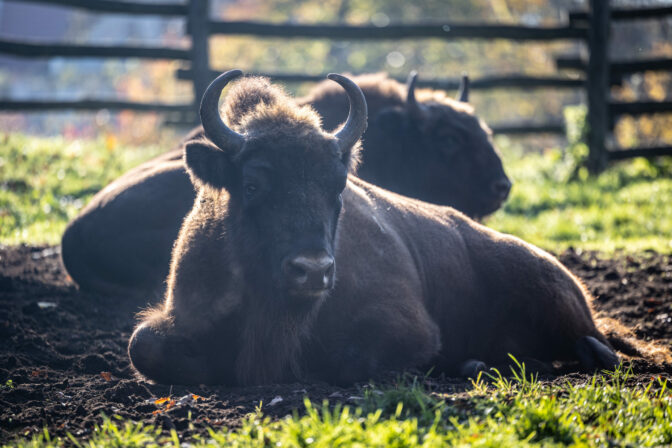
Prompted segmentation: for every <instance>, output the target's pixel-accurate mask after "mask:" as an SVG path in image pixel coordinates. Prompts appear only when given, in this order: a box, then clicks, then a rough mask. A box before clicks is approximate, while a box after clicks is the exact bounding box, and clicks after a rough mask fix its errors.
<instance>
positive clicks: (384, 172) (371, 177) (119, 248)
mask: <svg viewBox="0 0 672 448" xmlns="http://www.w3.org/2000/svg"><path fill="white" fill-rule="evenodd" d="M355 79H356V80H357V82H358V83H359V85H360V86H361V88H362V89H363V91H364V95H365V96H366V98H367V101H368V104H369V106H370V107H369V114H370V122H371V124H370V126H369V129H368V130H367V132H366V134H365V138H364V143H363V151H362V157H361V158H362V161H361V164H360V167H359V176H360V177H362V178H363V179H365V180H368V181H370V182H373V183H376V184H379V185H381V186H383V187H384V188H387V189H389V190H392V191H395V192H397V193H400V194H404V195H407V196H411V197H415V198H418V199H422V200H425V201H429V202H434V203H437V204H442V205H451V206H454V207H457V208H459V209H460V210H462V211H464V212H465V213H467V214H469V215H471V216H479V217H480V216H484V215H486V214H488V213H491V212H492V211H494V210H496V209H497V208H498V207H499V206H500V205H501V203H502V201H504V200H505V199H506V197H507V195H508V192H509V189H510V186H511V183H510V182H509V180H508V178H507V177H506V174H505V173H504V171H503V168H502V163H501V160H500V159H499V157H498V155H497V152H496V150H495V149H494V147H493V145H492V139H491V135H490V131H489V129H488V127H487V126H486V125H485V124H484V123H483V122H482V121H480V120H479V119H478V118H477V117H476V116H475V115H474V114H473V110H472V108H471V107H470V106H469V105H468V104H466V103H465V102H464V101H465V100H466V99H467V96H468V84H467V83H465V84H463V88H462V93H461V95H460V100H461V101H454V100H452V99H449V98H446V97H445V95H444V94H443V93H440V92H436V91H430V90H422V91H419V92H418V96H419V97H420V101H416V98H415V96H416V93H415V81H416V75H415V74H412V75H411V77H410V78H409V84H408V88H405V87H404V86H403V85H402V84H399V83H398V82H396V81H394V80H391V79H388V78H386V77H385V76H384V75H365V76H361V77H357V78H355ZM347 101H348V100H347V96H346V95H344V93H343V92H342V90H340V89H336V88H332V87H331V86H329V85H328V84H323V85H319V86H318V87H316V88H315V90H314V91H313V92H312V93H311V94H310V95H308V96H307V97H306V98H304V99H302V100H299V104H300V105H306V104H310V105H312V106H314V107H315V108H316V109H317V111H318V112H319V113H320V114H321V115H322V116H323V117H324V121H325V123H327V127H328V129H329V130H332V129H333V128H335V127H336V126H337V125H338V124H339V123H342V122H343V121H344V120H345V118H346V115H347V108H348V105H347ZM199 136H200V137H202V136H203V129H202V128H201V127H199V128H196V129H194V130H193V131H192V132H191V134H190V135H189V137H188V138H187V140H186V141H189V140H193V139H194V138H198V137H199ZM182 153H183V148H182V147H180V148H178V149H176V150H173V151H171V152H169V153H166V154H164V155H162V156H159V157H157V158H156V159H153V160H151V161H149V162H146V163H144V164H143V165H141V166H139V167H137V168H135V169H133V170H131V171H129V172H128V173H126V174H125V175H124V176H122V177H120V178H119V179H117V180H115V181H114V182H112V183H111V184H110V185H108V186H107V187H106V188H105V189H103V190H102V191H101V192H99V193H98V194H97V195H96V196H95V197H94V198H93V200H92V201H91V202H90V203H89V204H88V205H87V207H86V208H85V209H84V210H83V211H82V212H81V213H80V215H79V216H78V217H77V218H76V219H75V220H74V221H73V222H71V223H70V225H69V226H68V228H67V229H66V232H65V234H64V236H63V241H62V249H63V250H62V253H63V262H64V264H65V267H66V268H67V270H68V273H69V274H70V276H71V277H72V278H73V279H74V280H75V281H76V282H77V283H78V284H79V285H80V286H81V287H82V288H84V289H89V290H94V291H99V292H105V293H118V294H134V293H140V294H143V295H144V294H146V291H148V290H156V291H160V290H161V289H162V287H163V280H164V279H165V278H166V275H167V273H168V267H169V264H170V252H171V248H172V245H173V242H174V241H175V239H176V238H177V234H178V232H179V229H180V226H181V224H182V221H183V220H184V217H185V216H186V214H187V213H188V212H189V210H190V209H191V206H192V204H193V202H194V198H195V195H196V193H195V191H194V188H193V186H192V184H191V182H190V180H189V176H188V174H187V172H186V169H185V167H184V164H183V162H182Z"/></svg>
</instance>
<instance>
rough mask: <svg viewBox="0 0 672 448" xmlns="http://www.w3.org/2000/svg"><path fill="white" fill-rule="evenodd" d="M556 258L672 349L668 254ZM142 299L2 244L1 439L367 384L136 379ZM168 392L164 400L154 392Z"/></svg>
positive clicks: (217, 414)
mask: <svg viewBox="0 0 672 448" xmlns="http://www.w3.org/2000/svg"><path fill="white" fill-rule="evenodd" d="M559 258H560V260H561V261H562V262H563V263H565V265H566V266H567V267H568V268H569V269H570V270H572V271H573V272H574V273H575V274H577V275H578V276H579V277H581V278H582V279H583V281H584V282H585V284H586V285H587V287H588V289H589V290H590V291H591V293H592V294H593V295H594V296H595V298H596V300H595V307H596V309H597V310H599V311H602V312H604V313H605V314H607V315H609V316H611V317H614V318H616V319H618V320H620V321H621V322H623V323H625V324H627V325H628V326H630V327H632V328H633V329H634V331H635V333H636V335H637V336H638V337H640V338H643V339H647V340H655V341H657V342H658V343H660V344H664V345H666V346H668V347H671V348H672V260H671V259H670V256H666V255H659V254H656V253H653V252H647V253H643V254H639V255H637V256H632V255H625V254H618V253H617V254H615V255H613V256H611V257H609V258H606V257H601V256H599V255H598V254H596V253H593V252H582V251H580V250H571V249H570V250H568V251H566V252H564V253H562V254H560V255H559ZM141 306H142V305H141V304H138V303H137V301H132V300H124V299H123V298H119V297H103V296H97V295H92V294H87V293H83V292H81V291H79V290H78V289H77V287H76V286H75V285H74V284H73V283H72V281H71V280H70V279H69V278H68V276H67V274H66V272H65V270H64V269H63V267H62V264H61V262H60V254H59V248H58V247H31V246H14V247H8V246H0V443H2V442H8V441H11V440H13V439H14V438H15V437H16V436H29V435H31V434H34V433H37V432H39V431H42V428H44V427H47V428H48V429H49V432H50V433H51V434H53V435H61V436H62V435H65V433H66V432H69V433H71V434H73V435H75V436H86V435H87V434H90V433H91V431H92V430H93V429H94V426H95V425H96V424H98V423H100V422H101V419H102V416H101V415H102V414H105V415H110V416H111V415H119V416H121V417H125V418H131V419H133V420H135V421H144V422H146V423H150V424H156V425H160V426H161V427H162V428H164V430H168V429H175V430H176V431H177V432H178V433H179V434H180V435H181V436H183V437H188V436H189V435H191V434H194V433H205V431H206V430H205V428H207V427H215V428H216V427H218V426H226V427H237V426H239V425H240V423H241V421H242V419H243V418H244V417H245V415H246V414H248V413H251V412H254V411H255V409H257V408H258V407H261V409H262V411H263V413H264V414H265V415H267V416H270V417H271V418H280V417H282V416H285V415H287V414H291V412H292V410H294V409H298V410H299V411H300V410H301V409H303V400H304V397H306V396H307V397H308V398H309V399H310V400H311V401H313V402H317V403H321V402H322V401H323V400H325V399H328V400H330V402H332V403H333V402H344V403H351V404H356V402H357V399H358V397H361V395H362V388H363V387H366V386H365V385H363V386H362V385H360V386H357V385H355V386H353V387H351V388H339V387H334V386H330V385H327V384H282V385H272V386H264V387H253V388H227V387H203V386H200V387H181V386H179V387H178V386H175V387H170V386H162V385H155V384H150V383H148V382H146V381H143V380H139V379H137V378H135V377H134V375H133V372H132V370H131V368H130V366H129V363H128V358H127V355H126V344H127V341H128V338H129V336H130V334H131V331H132V329H133V325H134V322H135V320H134V314H135V313H136V312H138V311H139V310H140V308H141ZM634 368H635V371H636V373H637V374H638V375H639V377H641V380H642V381H643V382H644V381H648V380H649V379H650V377H651V374H652V373H662V374H664V375H666V376H672V367H671V366H669V365H665V366H656V365H649V364H647V363H643V362H639V363H635V364H634ZM573 377H576V375H574V376H573ZM393 378H396V376H394V377H393V376H389V377H388V379H387V380H385V379H383V382H384V381H393ZM10 380H11V384H10ZM556 380H557V379H556ZM426 381H430V380H426ZM431 383H432V384H431V385H430V386H431V389H434V390H442V391H456V390H460V389H464V388H466V387H468V383H465V382H464V381H462V380H454V379H452V380H451V379H446V378H433V379H431ZM164 397H170V400H165V401H163V402H160V401H159V402H157V400H158V399H160V398H164ZM171 400H172V401H171Z"/></svg>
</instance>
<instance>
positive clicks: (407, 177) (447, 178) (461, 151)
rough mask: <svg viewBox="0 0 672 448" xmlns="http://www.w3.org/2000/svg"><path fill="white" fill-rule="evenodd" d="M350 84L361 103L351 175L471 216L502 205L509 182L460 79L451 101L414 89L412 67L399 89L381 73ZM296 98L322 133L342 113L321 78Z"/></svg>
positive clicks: (343, 107) (342, 103)
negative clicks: (365, 109)
mask: <svg viewBox="0 0 672 448" xmlns="http://www.w3.org/2000/svg"><path fill="white" fill-rule="evenodd" d="M354 81H355V82H356V83H357V85H358V86H359V87H360V88H361V89H362V91H363V92H364V96H365V97H366V102H367V104H368V105H369V127H368V129H367V130H366V132H365V133H364V136H363V138H362V142H363V151H362V154H361V164H360V166H359V168H358V169H357V177H359V178H361V179H364V180H366V181H367V182H371V183H374V184H376V185H378V186H380V187H383V188H385V189H387V190H390V191H393V192H395V193H399V194H403V195H404V196H409V197H412V198H416V199H420V200H423V201H427V202H431V203H434V204H439V205H450V206H451V207H454V208H456V209H458V210H460V211H462V212H464V213H466V214H467V215H469V216H471V217H472V218H473V217H476V218H481V217H484V216H486V215H489V214H490V213H492V212H494V211H495V210H497V209H498V208H499V207H500V206H501V205H502V203H503V202H504V201H505V200H506V198H507V197H508V195H509V190H510V189H511V182H510V181H509V179H508V177H507V176H506V174H505V173H504V169H503V168H502V162H501V160H500V158H499V156H498V154H497V151H496V150H495V148H494V146H493V143H492V132H491V131H490V128H488V126H487V125H486V124H485V123H484V122H483V121H482V120H480V119H479V118H478V117H477V116H475V115H474V109H473V108H472V107H471V106H470V105H469V104H468V103H467V100H468V95H469V80H468V78H467V77H466V76H465V77H463V80H462V87H461V89H460V95H459V100H458V101H455V100H453V99H451V98H448V97H446V95H445V93H444V92H442V91H436V90H429V89H424V90H419V91H417V92H416V89H415V84H416V81H417V73H415V72H414V73H411V75H410V76H409V81H408V84H407V87H404V86H403V85H401V84H399V83H398V82H397V81H395V80H392V79H389V78H387V77H386V76H385V75H382V74H374V75H363V76H358V77H355V78H354ZM416 96H417V99H416ZM299 103H300V104H309V105H311V106H313V107H314V108H315V109H316V110H317V112H318V113H319V114H320V115H321V116H322V117H323V127H324V129H326V130H328V131H331V130H333V129H335V128H336V127H338V125H339V124H341V123H343V121H344V120H345V117H346V116H347V113H348V100H347V97H346V95H345V94H344V93H343V91H342V90H341V89H339V88H338V87H337V86H335V85H334V84H333V83H330V82H328V81H326V82H324V83H322V84H320V85H318V86H317V87H316V88H315V89H314V90H313V91H312V92H311V93H310V94H309V95H308V96H307V97H306V98H304V99H302V100H300V101H299Z"/></svg>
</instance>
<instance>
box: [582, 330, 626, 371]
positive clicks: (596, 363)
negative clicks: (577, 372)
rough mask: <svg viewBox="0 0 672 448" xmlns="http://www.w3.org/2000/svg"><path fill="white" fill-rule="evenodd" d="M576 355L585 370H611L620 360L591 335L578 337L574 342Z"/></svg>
mask: <svg viewBox="0 0 672 448" xmlns="http://www.w3.org/2000/svg"><path fill="white" fill-rule="evenodd" d="M576 355H577V357H578V358H579V362H580V363H581V366H582V367H583V368H584V369H586V370H597V369H609V370H612V369H615V368H616V367H618V365H619V364H620V362H621V360H620V359H619V358H618V356H617V355H616V353H614V352H613V351H612V350H611V349H610V348H609V347H608V346H606V345H605V344H603V343H602V342H600V341H598V340H597V339H595V338H594V337H592V336H584V337H582V338H581V339H579V341H578V342H577V343H576Z"/></svg>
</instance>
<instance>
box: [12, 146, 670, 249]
mask: <svg viewBox="0 0 672 448" xmlns="http://www.w3.org/2000/svg"><path fill="white" fill-rule="evenodd" d="M502 146H503V151H502V152H503V158H504V162H505V166H506V168H507V171H508V173H509V175H510V177H511V178H512V179H513V181H514V188H513V191H512V194H511V198H510V199H509V201H508V202H507V203H506V205H505V206H504V208H503V209H502V210H500V211H498V212H497V213H495V214H494V215H493V216H492V217H490V218H489V219H487V221H486V224H488V225H489V226H491V227H493V228H495V229H498V230H501V231H503V232H506V233H511V234H514V235H517V236H519V237H521V238H523V239H525V240H527V241H529V242H531V243H533V244H536V245H538V246H540V247H543V248H545V249H550V250H554V251H561V250H563V249H565V248H567V247H569V246H579V247H582V248H586V249H598V250H602V251H613V250H615V249H626V250H629V251H641V250H645V249H655V250H657V251H659V252H666V253H670V252H672V207H670V206H669V204H670V202H671V201H672V164H669V163H667V164H663V163H662V162H660V163H658V164H655V163H650V162H648V161H646V160H642V159H637V160H633V161H629V162H628V163H621V164H618V165H614V166H613V167H611V168H610V169H609V170H608V171H607V172H605V173H604V174H602V175H601V176H599V177H597V178H584V177H583V176H581V173H580V175H579V176H578V178H579V180H575V181H571V182H568V181H566V180H565V179H567V177H568V172H569V169H570V166H569V165H570V164H568V163H567V162H566V161H564V160H563V158H562V155H561V153H560V152H559V151H546V152H545V153H543V154H525V155H524V154H523V152H522V151H518V150H516V149H515V148H512V147H510V145H506V144H504V145H502ZM160 152H161V148H160V147H159V146H153V147H121V146H118V145H116V143H115V142H114V140H110V138H107V139H104V138H101V139H99V140H95V141H81V140H79V141H68V140H64V139H62V138H34V137H27V136H23V135H17V134H10V135H4V136H0V243H1V244H18V243H32V244H41V243H46V244H58V242H59V241H60V236H61V233H62V232H63V229H64V228H65V225H66V224H67V222H68V221H69V220H70V219H72V218H73V217H74V216H75V215H76V214H77V212H78V211H79V210H81V208H82V207H83V206H84V205H85V204H86V203H87V201H88V200H89V199H90V198H91V197H92V196H93V194H94V193H95V192H96V191H98V190H100V189H101V188H102V187H104V186H105V185H106V184H108V183H109V182H110V181H112V180H113V179H115V178H116V177H118V176H119V175H120V174H122V173H123V172H125V171H127V170H128V169H130V168H131V167H133V166H136V165H138V164H139V163H141V162H142V161H144V160H146V159H148V158H150V157H153V156H155V155H156V154H158V153H160Z"/></svg>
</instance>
